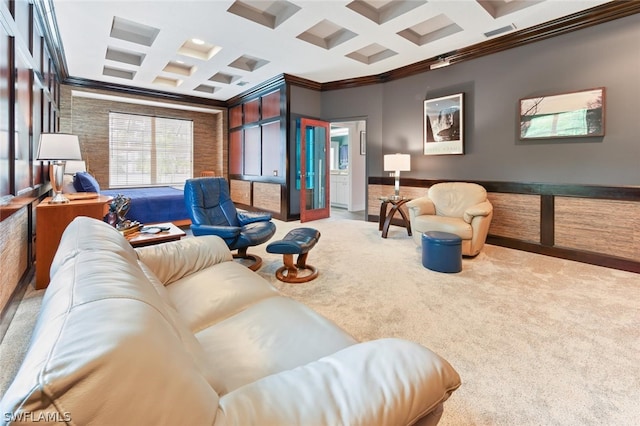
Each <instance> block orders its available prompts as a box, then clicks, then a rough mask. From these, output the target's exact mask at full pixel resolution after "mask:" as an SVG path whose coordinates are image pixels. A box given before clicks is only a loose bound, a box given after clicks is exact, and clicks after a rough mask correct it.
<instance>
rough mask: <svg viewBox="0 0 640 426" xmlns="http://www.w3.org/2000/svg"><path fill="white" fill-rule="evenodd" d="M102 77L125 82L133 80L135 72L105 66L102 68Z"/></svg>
mask: <svg viewBox="0 0 640 426" xmlns="http://www.w3.org/2000/svg"><path fill="white" fill-rule="evenodd" d="M102 75H106V76H109V77H118V78H126V79H127V80H133V77H135V76H136V72H135V71H129V70H123V69H120V68H114V67H106V66H105V67H103V68H102Z"/></svg>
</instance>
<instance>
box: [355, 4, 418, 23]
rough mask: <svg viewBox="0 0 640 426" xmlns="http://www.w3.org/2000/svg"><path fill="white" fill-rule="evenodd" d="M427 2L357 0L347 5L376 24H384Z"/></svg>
mask: <svg viewBox="0 0 640 426" xmlns="http://www.w3.org/2000/svg"><path fill="white" fill-rule="evenodd" d="M425 3H427V2H426V0H387V1H377V0H355V1H352V2H351V3H349V4H348V5H347V7H348V8H349V9H351V10H353V11H354V12H357V13H359V14H360V15H362V16H364V17H365V18H368V19H371V20H372V21H373V22H375V23H376V24H384V23H385V22H387V21H390V20H392V19H393V18H397V17H398V16H400V15H404V14H405V13H407V12H409V11H411V10H413V9H415V8H416V7H419V6H422V5H423V4H425Z"/></svg>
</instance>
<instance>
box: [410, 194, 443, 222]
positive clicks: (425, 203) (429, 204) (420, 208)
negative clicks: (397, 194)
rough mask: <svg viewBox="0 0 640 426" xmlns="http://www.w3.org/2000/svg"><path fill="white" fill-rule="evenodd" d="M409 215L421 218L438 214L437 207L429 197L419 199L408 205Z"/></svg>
mask: <svg viewBox="0 0 640 426" xmlns="http://www.w3.org/2000/svg"><path fill="white" fill-rule="evenodd" d="M405 206H407V209H409V214H410V215H411V217H415V216H420V215H423V214H436V206H435V205H434V204H433V201H431V199H430V198H429V197H419V198H416V199H413V200H411V201H409V202H408V203H407V204H405Z"/></svg>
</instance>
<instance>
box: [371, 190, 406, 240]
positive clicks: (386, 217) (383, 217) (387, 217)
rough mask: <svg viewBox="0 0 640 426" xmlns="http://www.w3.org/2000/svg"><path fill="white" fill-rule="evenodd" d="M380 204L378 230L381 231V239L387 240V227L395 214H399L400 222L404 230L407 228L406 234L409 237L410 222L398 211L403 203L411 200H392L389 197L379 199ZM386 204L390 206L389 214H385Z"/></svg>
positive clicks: (402, 212) (403, 213)
mask: <svg viewBox="0 0 640 426" xmlns="http://www.w3.org/2000/svg"><path fill="white" fill-rule="evenodd" d="M380 201H382V204H380V222H379V223H378V230H379V231H382V238H387V234H388V233H389V225H391V219H393V216H395V214H396V212H399V213H400V216H401V217H402V222H403V225H404V227H405V228H407V234H409V236H411V222H410V221H409V218H408V217H407V214H406V213H405V212H404V211H403V210H401V209H400V207H402V206H403V205H404V204H405V203H408V202H409V201H411V198H399V199H397V200H396V199H393V198H389V197H382V198H380ZM387 204H391V209H390V210H389V213H387Z"/></svg>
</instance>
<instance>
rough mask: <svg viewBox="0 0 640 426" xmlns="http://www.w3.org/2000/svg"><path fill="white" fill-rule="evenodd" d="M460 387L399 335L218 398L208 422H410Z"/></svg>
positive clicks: (447, 369) (449, 371)
mask: <svg viewBox="0 0 640 426" xmlns="http://www.w3.org/2000/svg"><path fill="white" fill-rule="evenodd" d="M459 386H460V377H459V376H458V373H457V372H456V371H455V370H454V369H453V367H451V365H449V363H448V362H447V361H445V360H444V359H442V358H441V357H440V356H438V355H437V354H435V353H433V352H431V351H430V350H429V349H427V348H425V347H423V346H420V345H418V344H416V343H412V342H409V341H406V340H401V339H379V340H374V341H370V342H365V343H360V344H356V345H353V346H349V347H347V348H345V349H343V350H341V351H338V352H336V353H334V354H332V355H330V356H327V357H324V358H322V359H320V360H318V361H315V362H312V363H309V364H307V365H305V366H302V367H299V368H296V369H293V370H288V371H283V372H281V373H278V374H274V375H271V376H267V377H265V378H263V379H261V380H258V381H256V382H253V383H250V384H248V385H245V386H242V387H241V388H238V389H236V390H235V391H233V392H230V393H229V394H227V395H225V396H223V397H221V398H220V406H219V410H218V414H217V416H216V423H215V425H231V424H274V425H275V424H282V425H285V424H286V425H294V424H298V425H309V424H327V425H337V424H344V425H410V424H413V423H414V422H416V421H417V420H418V419H420V418H422V417H424V416H427V415H428V414H429V413H431V412H434V414H435V415H439V410H440V409H441V404H442V403H443V402H444V401H445V400H447V398H449V395H450V394H451V393H452V392H453V391H454V390H455V389H457V388H458V387H459Z"/></svg>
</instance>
